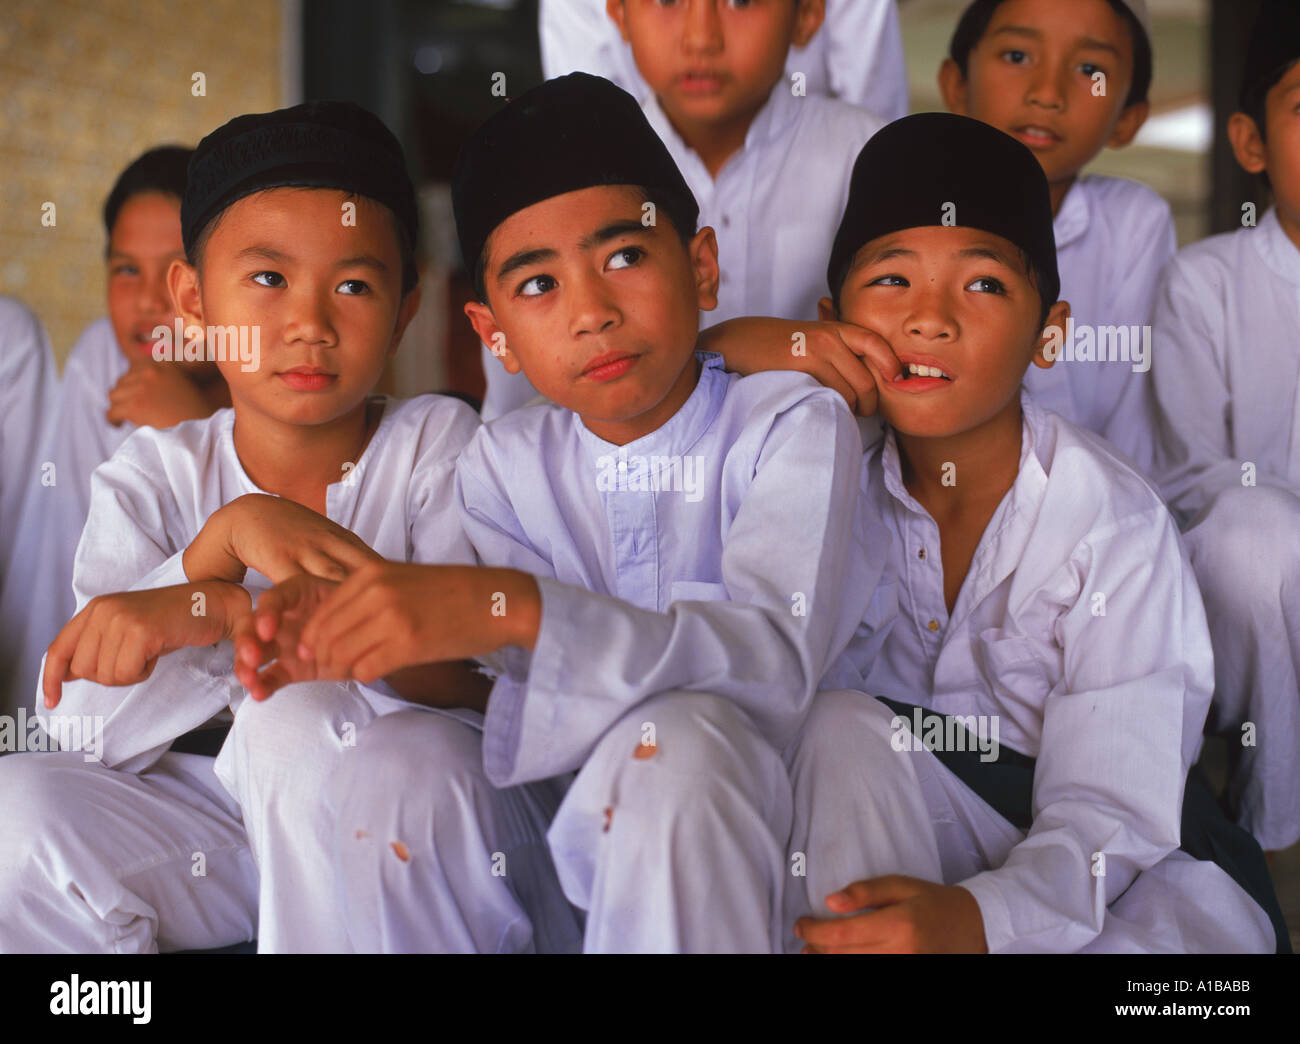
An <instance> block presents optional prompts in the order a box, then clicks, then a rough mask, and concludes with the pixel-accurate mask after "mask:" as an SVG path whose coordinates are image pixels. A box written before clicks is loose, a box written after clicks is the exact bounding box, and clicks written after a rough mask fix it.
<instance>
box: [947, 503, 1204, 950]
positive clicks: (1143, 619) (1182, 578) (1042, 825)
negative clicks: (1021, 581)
mask: <svg viewBox="0 0 1300 1044" xmlns="http://www.w3.org/2000/svg"><path fill="white" fill-rule="evenodd" d="M1071 575H1072V576H1073V577H1074V578H1073V579H1066V578H1067V577H1069V576H1071ZM1054 580H1055V581H1057V582H1059V583H1061V584H1065V585H1081V588H1080V589H1078V590H1077V597H1075V598H1073V599H1072V600H1070V602H1069V604H1067V605H1066V606H1065V607H1064V611H1063V613H1062V615H1061V617H1060V622H1059V626H1058V629H1057V633H1058V635H1059V636H1060V637H1059V638H1058V640H1059V641H1060V642H1061V645H1062V658H1063V662H1064V677H1063V678H1062V679H1061V681H1060V682H1058V684H1056V685H1055V686H1054V687H1053V688H1052V690H1051V691H1050V692H1049V693H1048V695H1047V697H1046V700H1045V702H1044V710H1043V724H1042V740H1041V745H1040V749H1039V751H1038V755H1037V765H1036V768H1035V772H1034V781H1033V800H1032V808H1033V813H1034V819H1033V822H1032V824H1031V826H1030V828H1029V831H1028V833H1027V835H1026V836H1025V838H1024V839H1023V840H1022V841H1021V842H1020V843H1019V844H1017V845H1016V846H1015V847H1014V848H1012V849H1011V852H1010V854H1009V855H1008V857H1007V859H1006V861H1005V862H1004V863H1003V864H1002V865H1001V866H999V867H996V868H994V869H991V870H988V871H985V872H983V873H980V874H977V875H976V876H974V877H972V878H970V879H968V880H966V881H961V882H959V883H960V884H961V886H962V887H963V888H965V889H966V890H967V891H969V892H971V894H973V895H974V896H975V899H976V901H977V902H978V903H979V906H980V911H981V914H982V916H983V920H984V926H985V931H986V937H987V940H988V945H989V951H990V952H1071V951H1075V950H1078V949H1080V948H1081V947H1083V946H1085V945H1087V944H1088V943H1089V942H1090V941H1092V940H1093V939H1094V938H1095V937H1096V936H1097V935H1098V934H1099V933H1100V932H1101V930H1102V928H1103V921H1104V919H1105V917H1106V908H1107V907H1108V906H1109V905H1110V904H1111V903H1113V902H1114V901H1115V900H1116V899H1117V898H1118V897H1119V896H1120V895H1121V894H1122V893H1123V892H1124V891H1125V890H1126V889H1127V888H1128V887H1129V885H1130V884H1132V882H1133V879H1134V878H1135V877H1136V876H1137V875H1138V874H1139V873H1141V872H1142V871H1143V870H1146V869H1148V868H1150V867H1152V866H1154V865H1155V864H1156V863H1158V862H1159V861H1160V860H1161V859H1163V858H1164V857H1165V856H1167V855H1168V854H1169V853H1170V852H1172V851H1174V850H1175V849H1176V848H1177V847H1178V846H1179V844H1180V841H1181V823H1182V795H1183V786H1184V783H1185V781H1186V778H1187V772H1188V770H1189V768H1190V766H1191V762H1192V761H1193V759H1194V757H1195V753H1196V750H1197V749H1198V746H1199V740H1200V731H1201V727H1202V725H1203V724H1204V721H1205V715H1206V712H1207V710H1208V708H1209V702H1210V693H1211V690H1212V688H1213V679H1214V669H1213V664H1212V661H1211V657H1210V652H1209V650H1210V636H1209V632H1208V629H1207V626H1206V621H1205V612H1204V609H1203V607H1202V603H1201V598H1200V593H1199V591H1198V590H1197V587H1196V581H1195V577H1194V576H1193V575H1192V572H1191V569H1190V567H1189V566H1188V565H1187V563H1186V561H1185V559H1184V558H1183V557H1182V554H1181V549H1180V545H1179V543H1178V535H1177V529H1176V527H1175V526H1174V523H1173V520H1172V519H1171V518H1169V517H1168V515H1167V513H1166V512H1165V511H1163V510H1160V511H1159V512H1158V514H1157V513H1155V512H1153V513H1151V514H1150V515H1145V516H1134V517H1130V518H1129V519H1126V520H1124V521H1123V522H1121V523H1119V524H1117V525H1115V526H1114V527H1113V528H1112V530H1111V532H1109V533H1108V534H1107V535H1105V536H1104V537H1102V538H1100V539H1097V540H1090V541H1089V542H1087V543H1085V544H1082V545H1080V547H1079V548H1078V549H1076V552H1075V554H1074V555H1072V556H1071V560H1070V561H1069V562H1068V563H1066V564H1065V565H1064V567H1063V569H1062V570H1061V571H1060V572H1058V573H1057V574H1056V577H1055V578H1054ZM1060 590H1062V588H1060V587H1058V586H1057V584H1056V583H1053V584H1051V585H1049V588H1048V589H1046V590H1044V591H1042V592H1040V595H1041V596H1043V597H1054V596H1056V594H1057V592H1058V591H1060ZM1098 595H1102V596H1104V598H1103V599H1102V600H1101V601H1099V600H1098V598H1097V596H1098ZM1099 605H1100V606H1101V607H1102V611H1101V612H1100V613H1099V612H1098V611H1097V609H1098V606H1099ZM1030 673H1031V674H1032V672H1030Z"/></svg>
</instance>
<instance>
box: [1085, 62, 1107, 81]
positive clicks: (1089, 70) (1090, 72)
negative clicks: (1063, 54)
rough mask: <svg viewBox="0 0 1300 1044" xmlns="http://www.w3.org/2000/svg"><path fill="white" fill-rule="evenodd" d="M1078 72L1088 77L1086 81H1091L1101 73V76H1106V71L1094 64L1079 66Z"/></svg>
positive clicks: (1086, 63) (1088, 63)
mask: <svg viewBox="0 0 1300 1044" xmlns="http://www.w3.org/2000/svg"><path fill="white" fill-rule="evenodd" d="M1079 71H1080V72H1082V73H1083V75H1084V76H1086V77H1088V79H1092V78H1093V77H1094V76H1096V75H1097V73H1101V74H1102V75H1103V76H1104V75H1105V74H1106V70H1105V69H1103V68H1102V67H1101V66H1100V65H1098V64H1096V63H1095V62H1084V63H1083V64H1082V65H1081V66H1079Z"/></svg>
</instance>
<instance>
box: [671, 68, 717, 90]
mask: <svg viewBox="0 0 1300 1044" xmlns="http://www.w3.org/2000/svg"><path fill="white" fill-rule="evenodd" d="M726 82H727V77H726V76H725V75H724V74H723V73H720V72H715V71H713V70H711V69H691V70H690V71H688V72H684V73H682V74H681V75H680V76H678V77H677V87H678V88H679V89H680V90H681V91H682V93H683V94H716V93H717V92H718V91H720V90H722V88H723V86H724V85H725V84H726Z"/></svg>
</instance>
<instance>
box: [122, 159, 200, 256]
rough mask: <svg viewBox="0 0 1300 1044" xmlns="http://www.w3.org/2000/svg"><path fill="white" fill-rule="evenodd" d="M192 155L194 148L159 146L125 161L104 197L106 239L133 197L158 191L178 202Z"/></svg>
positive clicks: (183, 191) (181, 196) (182, 192)
mask: <svg viewBox="0 0 1300 1044" xmlns="http://www.w3.org/2000/svg"><path fill="white" fill-rule="evenodd" d="M192 155H194V150H193V149H190V148H186V147H185V146H184V145H160V146H158V147H157V148H153V149H150V150H149V151H148V152H145V153H142V154H141V155H139V156H137V157H136V158H135V159H133V160H132V161H131V162H130V163H129V164H127V167H126V169H125V170H124V171H122V173H121V174H119V175H118V176H117V181H115V182H114V183H113V189H112V191H111V192H109V194H108V199H106V200H104V232H105V233H106V235H107V236H108V238H109V239H112V238H113V226H114V225H116V224H117V216H118V214H120V213H121V211H122V208H123V207H124V206H126V202H127V200H129V199H130V198H131V197H132V196H139V195H143V194H144V193H146V192H157V193H159V194H161V195H164V196H175V197H176V201H177V203H179V202H180V201H181V199H182V198H184V196H185V172H186V169H187V168H188V167H189V164H190V157H191V156H192ZM105 249H107V248H105Z"/></svg>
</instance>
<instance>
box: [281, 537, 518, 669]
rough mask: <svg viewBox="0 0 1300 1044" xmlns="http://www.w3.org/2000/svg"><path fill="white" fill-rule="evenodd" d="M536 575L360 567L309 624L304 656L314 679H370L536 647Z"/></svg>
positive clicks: (383, 564) (384, 565)
mask: <svg viewBox="0 0 1300 1044" xmlns="http://www.w3.org/2000/svg"><path fill="white" fill-rule="evenodd" d="M540 623H541V593H540V592H539V590H538V588H537V581H536V580H534V579H533V578H532V577H531V576H529V575H528V574H527V573H522V572H519V571H518V570H515V569H488V568H483V567H479V566H429V565H411V564H407V563H396V562H385V561H381V562H380V563H377V564H370V565H365V566H362V567H361V568H360V569H358V570H357V571H356V572H355V573H353V574H352V575H351V576H350V577H348V579H347V580H345V581H344V582H343V583H342V584H340V585H339V586H338V588H337V589H336V590H335V591H334V592H333V593H332V594H331V595H330V596H329V598H328V599H326V601H325V602H324V604H322V605H321V606H320V608H319V609H318V610H317V611H316V613H315V614H314V615H313V616H312V618H311V620H310V621H309V622H308V624H307V627H306V629H305V630H304V631H303V635H302V647H301V648H300V649H299V655H300V656H301V657H302V658H304V659H314V660H315V661H316V664H317V671H318V673H317V677H320V678H328V679H332V680H345V679H354V680H356V681H360V682H372V681H374V680H375V679H376V678H380V677H383V676H384V675H386V674H390V673H392V672H394V671H396V670H399V669H401V668H403V667H410V666H413V665H415V664H422V663H434V662H441V661H444V660H464V659H470V658H472V657H475V656H482V655H486V654H487V653H491V652H495V651H496V650H497V649H500V648H502V647H503V646H506V645H518V646H521V647H523V648H529V649H531V648H532V647H533V645H534V644H535V643H536V641H537V631H538V628H539V626H540Z"/></svg>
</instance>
